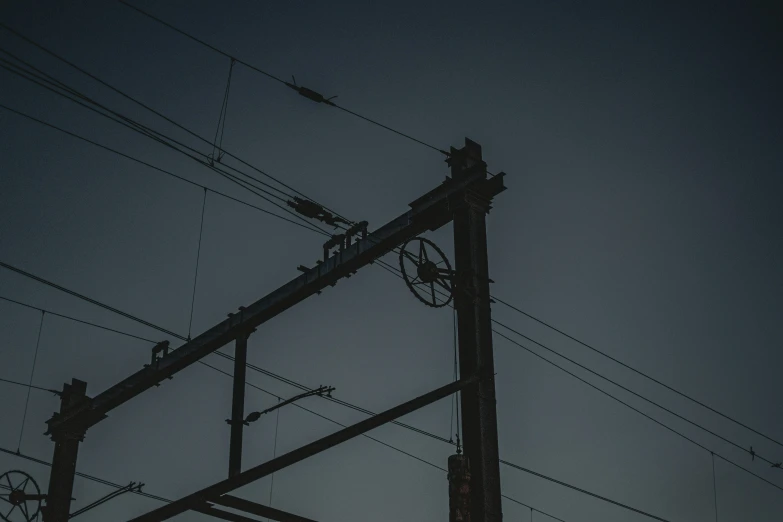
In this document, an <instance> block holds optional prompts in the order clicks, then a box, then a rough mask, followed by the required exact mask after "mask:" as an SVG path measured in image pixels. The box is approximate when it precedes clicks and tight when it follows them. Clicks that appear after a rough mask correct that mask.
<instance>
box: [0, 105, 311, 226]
mask: <svg viewBox="0 0 783 522" xmlns="http://www.w3.org/2000/svg"><path fill="white" fill-rule="evenodd" d="M0 108H3V109H5V110H7V111H9V112H12V113H14V114H16V115H18V116H21V117H23V118H27V119H28V120H30V121H34V122H36V123H39V124H41V125H43V126H45V127H49V128H51V129H54V130H56V131H59V132H61V133H63V134H66V135H68V136H71V137H73V138H76V139H78V140H81V141H84V142H86V143H89V144H90V145H93V146H95V147H98V148H101V149H103V150H106V151H108V152H111V153H113V154H116V155H118V156H121V157H123V158H125V159H128V160H130V161H133V162H135V163H138V164H140V165H144V166H145V167H147V168H150V169H152V170H155V171H157V172H160V173H162V174H166V175H167V176H171V177H172V178H174V179H177V180H179V181H182V182H184V183H187V184H189V185H192V186H194V187H201V188H202V189H204V190H207V191H209V192H211V193H212V194H216V195H218V196H220V197H222V198H225V199H228V200H231V201H233V202H235V203H240V204H242V205H245V206H246V207H250V208H252V209H255V210H258V211H259V212H263V213H264V214H267V215H270V216H273V217H276V218H277V219H281V220H283V221H287V222H288V223H291V224H292V225H296V226H298V227H302V228H305V229H307V230H310V231H312V232H316V233H318V234H322V232H321V231H320V230H318V229H315V228H312V227H310V226H308V225H307V224H304V223H301V222H299V221H294V220H292V219H289V218H287V217H285V216H281V215H279V214H275V213H274V212H270V211H269V210H266V209H264V208H261V207H259V206H256V205H253V204H252V203H248V202H247V201H243V200H241V199H237V198H235V197H234V196H230V195H229V194H226V193H225V192H221V191H219V190H216V189H213V188H210V187H207V186H206V185H202V184H200V183H196V182H195V181H191V180H189V179H187V178H184V177H182V176H179V175H177V174H174V173H173V172H171V171H168V170H165V169H162V168H160V167H156V166H155V165H152V164H151V163H147V162H146V161H142V160H140V159H138V158H135V157H133V156H130V155H128V154H125V153H123V152H120V151H118V150H116V149H113V148H111V147H108V146H106V145H103V144H101V143H98V142H96V141H93V140H91V139H89V138H85V137H84V136H81V135H79V134H76V133H74V132H71V131H68V130H65V129H63V128H62V127H58V126H56V125H53V124H51V123H49V122H46V121H44V120H41V119H38V118H36V117H34V116H31V115H29V114H26V113H24V112H22V111H18V110H16V109H13V108H11V107H8V106H7V105H4V104H2V103H0Z"/></svg>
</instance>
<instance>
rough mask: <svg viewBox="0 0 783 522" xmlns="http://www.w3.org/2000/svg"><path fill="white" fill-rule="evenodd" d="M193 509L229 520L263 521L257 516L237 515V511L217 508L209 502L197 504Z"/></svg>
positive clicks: (241, 521)
mask: <svg viewBox="0 0 783 522" xmlns="http://www.w3.org/2000/svg"><path fill="white" fill-rule="evenodd" d="M193 511H198V512H199V513H203V514H205V515H209V516H211V517H215V518H219V519H221V520H228V521H229V522H261V521H260V520H258V519H257V518H248V517H246V516H243V515H237V514H236V513H230V512H228V511H223V510H222V509H215V508H214V507H212V506H210V505H209V504H204V505H201V506H195V507H194V508H193Z"/></svg>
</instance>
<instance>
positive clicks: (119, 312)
mask: <svg viewBox="0 0 783 522" xmlns="http://www.w3.org/2000/svg"><path fill="white" fill-rule="evenodd" d="M0 266H2V267H3V268H6V269H8V270H11V271H12V272H16V273H17V274H20V275H22V276H24V277H27V278H30V279H32V280H34V281H38V282H39V283H43V284H45V285H46V286H50V287H52V288H54V289H56V290H59V291H60V292H65V293H66V294H69V295H72V296H74V297H76V298H78V299H81V300H82V301H87V302H88V303H91V304H94V305H95V306H98V307H100V308H103V309H104V310H108V311H110V312H112V313H115V314H117V315H121V316H123V317H125V318H127V319H130V320H131V321H135V322H137V323H139V324H143V325H144V326H148V327H149V328H152V329H154V330H158V331H159V332H163V333H165V334H167V335H170V336H172V337H176V338H177V339H182V340H183V341H184V340H185V339H186V338H185V337H183V336H181V335H179V334H177V333H174V332H172V331H171V330H167V329H166V328H163V327H160V326H158V325H156V324H153V323H150V322H149V321H145V320H144V319H140V318H139V317H136V316H135V315H131V314H129V313H127V312H123V311H122V310H118V309H117V308H114V307H113V306H109V305H107V304H104V303H101V302H100V301H96V300H95V299H92V298H90V297H87V296H86V295H83V294H80V293H78V292H74V291H73V290H69V289H67V288H65V287H63V286H60V285H58V284H56V283H53V282H51V281H49V280H47V279H44V278H43V277H38V276H37V275H34V274H31V273H30V272H27V271H25V270H22V269H21V268H17V267H15V266H12V265H9V264H8V263H5V262H3V261H0Z"/></svg>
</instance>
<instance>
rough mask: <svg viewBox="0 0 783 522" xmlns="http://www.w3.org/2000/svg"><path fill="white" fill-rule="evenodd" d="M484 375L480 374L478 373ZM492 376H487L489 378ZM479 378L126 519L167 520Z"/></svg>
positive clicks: (454, 384) (137, 521)
mask: <svg viewBox="0 0 783 522" xmlns="http://www.w3.org/2000/svg"><path fill="white" fill-rule="evenodd" d="M482 377H484V376H482ZM491 377H492V376H491V375H490V376H487V378H491ZM478 382H479V376H478V375H477V374H475V375H472V376H470V377H467V378H463V379H460V380H458V381H455V382H452V383H450V384H447V385H446V386H442V387H440V388H438V389H436V390H433V391H431V392H429V393H425V394H424V395H421V396H419V397H417V398H415V399H412V400H410V401H408V402H406V403H403V404H400V405H399V406H395V407H394V408H391V409H389V410H386V411H385V412H383V413H379V414H378V415H375V416H374V417H370V418H368V419H365V420H363V421H361V422H358V423H356V424H354V425H352V426H348V427H347V428H343V429H342V430H340V431H337V432H335V433H332V434H331V435H327V436H326V437H323V438H321V439H318V440H316V441H315V442H311V443H310V444H306V445H305V446H302V447H301V448H298V449H295V450H293V451H290V452H288V453H286V454H284V455H281V456H279V457H277V458H274V459H272V460H270V461H267V462H265V463H264V464H261V465H259V466H256V467H254V468H250V469H248V470H247V471H243V472H242V473H240V474H239V475H237V476H235V477H230V478H228V479H226V480H223V481H221V482H218V483H217V484H213V485H212V486H209V487H207V488H204V489H202V490H200V491H197V492H195V493H193V494H191V495H188V496H186V497H183V498H181V499H179V500H177V501H175V502H172V503H171V504H168V505H166V506H162V507H160V508H158V509H156V510H154V511H151V512H149V513H147V514H145V515H141V516H139V517H136V518H134V519H132V520H131V521H130V522H160V521H162V520H168V519H169V518H171V517H174V516H177V515H179V514H181V513H184V512H185V511H188V510H190V509H194V508H195V507H203V505H204V502H205V500H206V499H215V498H217V497H220V496H221V495H225V494H226V493H229V492H231V491H234V490H235V489H238V488H241V487H242V486H246V485H248V484H250V483H251V482H255V481H256V480H259V479H262V478H264V477H266V476H268V475H271V474H272V473H275V472H277V471H280V470H281V469H284V468H287V467H288V466H291V465H293V464H296V463H297V462H301V461H303V460H305V459H306V458H308V457H312V456H313V455H317V454H318V453H321V452H322V451H326V450H327V449H329V448H332V447H334V446H337V445H338V444H340V443H343V442H346V441H348V440H351V439H353V438H356V437H358V436H360V435H362V434H364V433H366V432H368V431H370V430H372V429H374V428H377V427H379V426H382V425H384V424H387V423H389V422H391V421H393V420H396V419H397V418H399V417H402V416H403V415H406V414H408V413H411V412H413V411H416V410H418V409H421V408H423V407H424V406H427V405H429V404H432V403H433V402H435V401H438V400H440V399H443V398H445V397H448V396H449V395H451V394H453V393H455V392H457V391H460V390H463V389H465V388H467V387H468V386H471V385H475V384H476V383H478Z"/></svg>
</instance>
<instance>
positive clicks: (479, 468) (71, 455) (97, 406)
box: [44, 139, 505, 522]
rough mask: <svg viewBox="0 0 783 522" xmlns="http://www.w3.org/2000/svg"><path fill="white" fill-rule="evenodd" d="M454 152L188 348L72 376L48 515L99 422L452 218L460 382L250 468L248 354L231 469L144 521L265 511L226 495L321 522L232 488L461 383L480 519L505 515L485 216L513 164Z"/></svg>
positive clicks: (62, 499) (55, 520) (474, 148)
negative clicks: (85, 376) (319, 257)
mask: <svg viewBox="0 0 783 522" xmlns="http://www.w3.org/2000/svg"><path fill="white" fill-rule="evenodd" d="M447 162H448V163H449V165H450V167H451V174H452V175H451V177H450V178H446V180H445V181H444V182H443V183H442V184H441V185H440V186H438V187H436V188H435V189H433V190H431V191H429V192H428V193H426V194H425V195H423V196H422V197H420V198H418V199H417V200H415V201H414V202H412V203H410V205H409V206H410V210H408V211H407V212H405V213H404V214H402V215H401V216H399V217H397V218H396V219H393V220H392V221H390V222H389V223H387V224H385V225H383V226H382V227H380V228H379V229H377V230H376V231H374V232H372V233H369V234H364V235H363V237H361V238H357V239H356V240H355V242H353V243H351V242H350V241H345V242H342V244H341V245H340V244H338V245H334V246H339V247H340V248H339V250H338V251H336V252H335V253H334V254H332V255H331V256H328V257H326V258H325V259H324V261H323V262H319V263H318V264H317V265H316V266H315V267H313V268H310V269H303V272H304V273H303V274H302V275H300V276H299V277H297V278H295V279H293V280H292V281H290V282H288V283H286V284H285V285H283V286H281V287H280V288H278V289H277V290H274V291H272V292H271V293H269V294H268V295H266V296H265V297H262V298H261V299H259V300H258V301H256V302H255V303H253V304H251V305H249V306H247V307H241V308H240V310H239V312H238V313H236V314H229V317H228V319H226V320H224V321H222V322H220V323H219V324H217V325H215V326H214V327H212V328H210V329H209V330H207V331H206V332H204V333H202V334H201V335H199V336H197V337H195V338H193V339H192V340H189V341H187V342H185V343H184V344H183V345H182V346H180V347H179V348H177V349H175V350H172V351H169V350H168V347H167V346H166V347H165V348H166V349H165V350H162V352H163V353H162V355H160V354H158V356H153V361H152V363H151V364H149V365H146V366H145V367H144V368H143V369H142V370H139V371H138V372H136V373H134V374H133V375H131V376H130V377H128V378H126V379H124V380H123V381H121V382H120V383H118V384H116V385H114V386H112V387H110V388H108V389H107V390H105V391H103V392H102V393H100V394H98V395H97V396H95V397H92V398H90V397H88V396H87V395H86V383H83V382H82V381H76V380H74V383H73V384H72V385H66V388H65V391H64V393H63V396H62V405H61V409H60V412H59V413H55V414H54V415H53V416H52V417H51V418H50V419H49V420H48V421H47V424H48V430H47V432H46V434H48V435H51V437H52V440H54V441H55V443H56V446H55V452H54V462H53V468H52V475H51V477H50V483H49V497H48V505H47V509H46V511H45V512H44V514H45V520H46V522H65V521H66V520H67V517H68V513H69V508H70V499H71V493H72V489H73V477H74V472H75V470H76V458H77V454H78V446H79V442H81V441H82V440H83V438H84V435H85V433H86V432H87V430H88V429H89V428H90V427H91V426H93V425H95V424H97V423H98V422H100V421H101V420H103V419H105V418H106V417H107V415H108V413H109V412H110V411H111V410H113V409H114V408H116V407H118V406H120V405H121V404H123V403H124V402H126V401H128V400H130V399H132V398H134V397H136V396H137V395H139V394H140V393H142V392H144V391H145V390H147V389H149V388H151V387H153V386H157V385H159V384H160V383H161V381H163V380H165V379H169V378H171V377H172V376H173V375H174V374H176V373H177V372H179V371H180V370H183V369H185V368H187V367H188V366H190V365H191V364H193V363H195V362H197V361H198V360H200V359H201V358H203V357H205V356H207V355H209V354H210V353H212V352H214V351H215V350H217V349H218V348H220V347H222V346H224V345H226V344H228V343H230V342H232V341H236V343H237V349H238V351H237V355H238V356H237V361H238V362H239V361H240V359H242V360H243V359H244V352H245V350H246V346H247V337H248V336H249V335H250V334H251V333H252V332H253V331H254V330H255V329H256V328H257V327H258V326H260V325H261V324H263V323H264V322H266V321H268V320H270V319H272V318H273V317H275V316H277V315H279V314H280V313H282V312H284V311H285V310H288V309H289V308H291V307H293V306H294V305H296V304H298V303H300V302H301V301H303V300H304V299H307V298H308V297H310V296H312V295H314V294H317V293H320V292H321V291H322V290H324V289H325V288H326V287H328V286H334V285H335V284H336V283H337V282H338V281H339V280H340V279H342V278H343V277H348V276H350V275H351V274H353V273H355V272H356V271H357V270H359V269H360V268H362V267H364V266H366V265H368V264H371V263H373V262H374V261H375V260H376V259H378V258H379V257H381V256H383V255H385V254H387V253H389V252H391V251H392V250H394V249H395V248H396V247H398V246H399V245H400V244H402V243H404V242H406V241H408V240H410V239H412V238H414V237H416V236H418V235H419V234H421V233H424V232H426V231H428V230H436V229H438V228H440V227H442V226H443V225H445V224H447V223H449V222H450V221H453V222H454V244H455V268H456V270H455V273H454V275H453V277H452V289H453V290H452V291H453V294H454V303H455V308H456V310H457V316H458V329H459V354H460V379H459V380H458V381H456V382H454V383H451V384H448V385H446V386H443V387H441V388H438V389H436V390H434V391H432V392H429V393H427V394H425V395H422V396H420V397H417V398H415V399H413V400H411V401H409V402H406V403H404V404H401V405H399V406H396V407H394V408H391V409H390V410H387V411H386V412H384V413H381V414H378V415H375V416H373V417H370V418H368V419H366V420H364V421H362V422H359V423H358V424H355V425H353V426H349V427H347V428H345V429H343V430H340V431H338V432H336V433H333V434H332V435H329V436H327V437H324V438H322V439H319V440H317V441H315V442H312V443H310V444H307V445H305V446H303V447H301V448H299V449H296V450H294V451H291V452H289V453H287V454H285V455H281V456H280V457H277V458H275V459H272V460H270V461H268V462H266V463H264V464H261V465H259V466H256V467H253V468H250V469H248V470H246V471H244V472H242V471H241V470H240V469H241V467H240V461H241V443H242V431H241V430H242V426H243V425H242V422H241V420H242V418H243V413H244V412H243V410H244V406H243V403H244V371H243V370H244V368H243V367H244V364H238V366H237V367H236V368H235V373H236V378H235V379H236V380H235V386H234V403H233V408H232V422H231V425H232V426H231V427H232V437H231V441H232V447H231V457H230V473H229V475H230V476H229V478H228V479H226V480H224V481H221V482H218V483H216V484H213V485H212V486H209V487H207V488H205V489H203V490H201V491H198V492H196V493H193V494H191V495H188V496H186V497H184V498H182V499H180V500H177V501H175V502H173V503H171V504H168V505H166V506H163V507H161V508H159V509H156V510H154V511H152V512H150V513H148V514H146V515H143V516H141V517H137V518H135V519H133V522H152V521H158V520H166V519H168V518H170V517H172V516H176V515H178V514H180V513H183V512H185V511H188V510H194V511H198V512H201V513H205V514H209V515H212V516H214V517H216V518H219V519H223V520H239V521H247V520H253V519H251V518H248V517H244V516H242V515H236V514H234V513H232V512H228V511H223V510H220V509H218V508H216V507H215V505H219V506H223V507H229V508H232V509H238V510H241V511H245V512H247V513H250V514H254V515H259V516H263V517H267V518H270V519H272V520H278V521H282V522H285V521H306V520H309V519H306V518H303V517H299V516H297V515H293V514H290V513H285V512H283V511H280V510H276V509H272V508H269V507H266V506H262V505H260V504H256V503H253V502H250V501H248V500H244V499H239V498H236V497H232V496H230V495H228V493H229V492H231V491H233V490H234V489H237V488H239V487H242V486H244V485H246V484H249V483H250V482H253V481H255V480H258V479H260V478H262V477H265V476H267V475H270V474H272V473H274V472H276V471H279V470H281V469H283V468H285V467H287V466H290V465H292V464H295V463H296V462H299V461H301V460H303V459H305V458H307V457H310V456H312V455H315V454H317V453H320V452H321V451H324V450H326V449H328V448H331V447H333V446H335V445H336V444H340V443H342V442H345V441H347V440H350V439H352V438H354V437H356V436H358V435H361V434H363V433H365V432H366V431H369V430H371V429H373V428H376V427H378V426H381V425H382V424H385V423H388V422H390V421H393V420H395V419H396V418H398V417H400V416H402V415H405V414H407V413H410V412H412V411H415V410H417V409H419V408H422V407H424V406H426V405H428V404H431V403H432V402H434V401H437V400H439V399H441V398H444V397H447V396H449V395H451V394H453V393H455V392H456V391H459V390H464V391H463V392H462V393H461V406H462V414H463V417H462V431H463V434H464V448H465V456H466V457H467V459H468V460H469V462H470V467H471V479H470V480H471V484H470V491H471V502H470V504H471V515H472V517H471V519H472V521H473V522H490V521H492V522H499V521H500V520H501V518H502V515H501V500H500V499H501V497H500V472H499V468H498V465H499V461H498V444H497V421H496V414H495V384H494V364H493V357H492V330H491V316H490V299H489V283H490V279H489V277H488V262H487V243H486V223H485V216H486V214H487V213H488V212H489V209H490V203H491V201H492V199H493V198H494V196H496V195H497V194H499V193H500V192H502V191H503V190H505V186H504V185H503V178H504V174H503V173H500V174H498V175H496V176H493V177H491V178H488V177H487V169H486V163H484V161H483V160H482V157H481V147H480V146H479V145H478V144H477V143H475V142H473V141H471V140H469V139H466V140H465V147H464V148H462V149H455V148H453V147H452V149H451V153H450V157H449V159H448V160H447ZM300 269H302V267H300ZM159 352H160V350H159ZM240 367H242V368H240Z"/></svg>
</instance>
